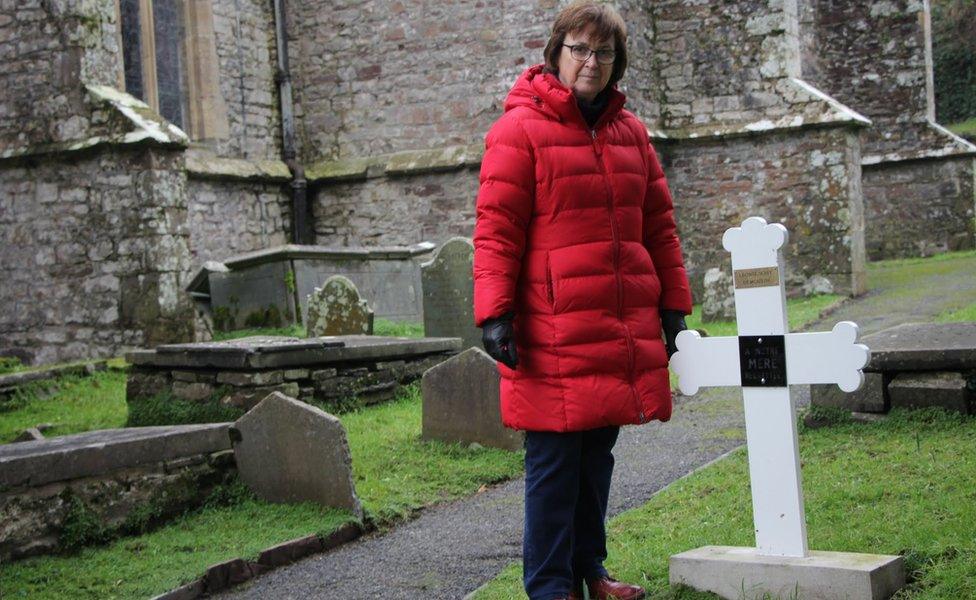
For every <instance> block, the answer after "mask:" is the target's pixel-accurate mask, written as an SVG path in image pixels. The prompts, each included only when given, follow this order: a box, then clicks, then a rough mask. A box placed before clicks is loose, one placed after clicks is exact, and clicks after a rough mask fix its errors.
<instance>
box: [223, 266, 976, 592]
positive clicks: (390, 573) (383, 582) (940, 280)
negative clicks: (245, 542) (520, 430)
mask: <svg viewBox="0 0 976 600" xmlns="http://www.w3.org/2000/svg"><path fill="white" fill-rule="evenodd" d="M974 267H976V260H973V259H968V260H961V261H946V264H944V265H942V266H940V267H939V268H937V269H935V270H934V271H935V272H932V273H927V274H925V275H924V276H916V275H913V274H911V273H909V276H903V275H904V272H903V271H904V269H902V270H901V271H899V273H901V274H902V276H896V273H894V272H892V273H890V274H886V273H881V274H878V273H877V272H874V273H873V274H872V277H874V278H876V279H879V281H872V289H873V290H874V291H872V293H871V294H869V295H867V296H864V297H862V298H859V299H857V300H853V301H850V302H848V303H846V304H845V305H843V306H841V307H840V308H839V309H838V310H836V311H835V312H834V313H832V314H831V315H829V316H828V317H826V318H825V319H824V320H823V321H822V322H821V323H818V324H815V325H813V326H811V327H810V328H809V329H811V330H826V329H829V327H830V326H831V325H832V324H833V323H835V322H837V321H841V320H845V319H846V320H853V321H855V322H857V323H858V324H859V325H860V326H861V333H862V335H866V334H869V333H873V332H875V331H879V330H881V329H884V328H887V327H891V326H893V325H897V324H900V323H904V322H908V321H930V320H932V319H934V317H935V316H937V315H938V314H939V313H941V312H942V311H943V310H945V309H946V308H952V307H954V306H959V305H961V304H964V303H965V302H966V301H968V302H974V301H976V277H974V276H973V274H974V272H976V270H974ZM889 275H890V276H889ZM794 393H795V398H796V400H797V405H798V406H804V405H806V404H808V403H809V388H808V387H802V386H797V387H795V388H794ZM743 442H744V426H743V420H742V408H741V393H740V392H739V390H738V389H734V388H733V389H730V388H716V389H709V390H703V391H702V392H700V393H699V394H698V395H697V396H695V397H694V398H686V397H680V396H679V397H676V399H675V410H674V416H673V418H672V420H671V421H670V422H669V423H664V424H662V423H651V424H649V425H645V426H642V427H627V428H624V430H623V431H622V433H621V436H620V439H619V441H618V442H617V446H616V449H615V450H614V454H615V456H616V458H617V466H616V469H615V473H614V479H613V487H612V488H611V491H610V514H611V515H615V514H618V513H620V512H621V511H625V510H627V509H630V508H634V507H636V506H640V505H641V504H643V503H644V502H646V501H647V500H648V499H649V498H650V497H651V496H652V495H653V494H654V493H655V492H657V491H659V490H661V489H662V488H664V487H665V486H667V485H668V484H670V483H671V482H673V481H675V480H676V479H678V478H680V477H682V476H683V475H686V474H687V473H689V472H691V471H693V470H695V469H696V468H698V467H700V466H702V465H704V464H706V463H708V462H709V461H711V460H714V459H715V458H717V457H719V456H721V455H722V454H724V453H726V452H728V451H730V450H732V449H734V448H736V447H738V446H740V445H742V444H743ZM522 491H523V481H522V480H516V481H511V482H509V483H506V484H503V485H500V486H497V487H494V488H491V489H489V490H487V491H485V492H483V493H481V494H478V495H475V496H474V497H471V498H466V499H463V500H459V501H456V502H452V503H448V504H443V505H439V506H436V507H433V508H430V509H428V510H426V511H423V512H422V513H421V515H420V516H419V517H418V518H416V519H415V520H413V521H410V522H408V523H405V524H403V525H401V526H399V527H397V528H395V529H394V530H392V531H389V532H386V533H383V534H374V535H371V536H367V537H364V538H362V539H360V540H357V541H355V542H353V543H350V544H347V545H345V546H342V547H340V548H338V549H337V550H335V551H333V552H330V553H326V554H322V555H318V556H314V557H310V558H308V559H305V560H303V561H301V562H298V563H296V564H294V565H291V566H289V567H285V568H282V569H278V570H276V571H273V572H271V573H269V574H267V575H265V576H263V577H260V578H258V579H256V580H253V581H252V582H250V583H249V584H246V585H245V586H242V587H240V588H236V589H234V590H230V591H228V592H226V593H224V594H221V595H219V596H217V597H219V598H262V599H264V598H280V599H286V598H303V599H304V598H328V599H333V598H335V599H340V598H341V599H347V598H348V599H358V598H389V599H401V598H402V599H407V598H410V599H416V598H425V599H432V600H433V599H450V600H457V599H459V598H463V597H464V596H465V595H466V594H468V593H470V592H471V591H472V590H474V589H476V588H478V587H479V586H480V585H482V584H483V583H485V582H487V581H489V580H490V579H492V578H493V577H494V576H495V575H496V574H497V573H498V572H499V571H500V570H501V569H502V568H504V567H505V566H506V565H508V564H509V563H511V562H514V561H518V560H520V559H521V536H522Z"/></svg>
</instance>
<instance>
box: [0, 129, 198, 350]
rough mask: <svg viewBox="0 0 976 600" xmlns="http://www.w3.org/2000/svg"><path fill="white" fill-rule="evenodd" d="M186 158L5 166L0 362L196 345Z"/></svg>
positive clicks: (114, 151) (135, 151)
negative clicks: (187, 277) (186, 280)
mask: <svg viewBox="0 0 976 600" xmlns="http://www.w3.org/2000/svg"><path fill="white" fill-rule="evenodd" d="M185 183H186V178H185V174H184V171H183V168H182V153H181V152H178V151H171V150H165V149H154V148H145V147H131V148H113V147H104V148H102V149H96V150H93V151H90V152H86V153H76V154H72V155H69V156H64V157H57V158H40V159H32V160H29V161H27V162H22V163H9V162H7V163H3V164H0V247H2V248H3V255H2V260H0V280H2V281H3V285H2V286H0V306H3V307H4V308H3V310H2V311H0V332H2V333H3V335H2V336H0V355H15V356H19V357H21V358H22V359H24V360H25V361H26V362H31V363H50V362H63V361H68V360H75V359H80V358H91V357H108V356H115V355H118V354H120V353H121V352H122V351H123V350H124V349H127V348H131V347H136V346H144V345H153V344H158V343H162V342H168V341H177V340H187V339H192V331H191V329H190V328H191V318H192V310H191V307H190V303H189V299H188V298H187V297H186V295H185V293H184V292H183V273H185V272H186V271H187V270H188V267H189V249H188V247H187V229H186V225H185V224H186V205H185V200H184V198H185V190H184V186H185Z"/></svg>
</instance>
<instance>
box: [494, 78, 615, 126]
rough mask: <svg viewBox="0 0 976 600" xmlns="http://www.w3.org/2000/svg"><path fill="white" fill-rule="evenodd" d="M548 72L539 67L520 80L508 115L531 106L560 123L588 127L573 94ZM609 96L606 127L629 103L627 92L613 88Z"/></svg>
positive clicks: (603, 119)
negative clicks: (577, 122) (515, 110)
mask: <svg viewBox="0 0 976 600" xmlns="http://www.w3.org/2000/svg"><path fill="white" fill-rule="evenodd" d="M544 68H545V65H535V66H533V67H529V68H528V69H526V70H525V72H523V73H522V75H520V76H519V78H518V80H516V82H515V85H513V86H512V89H511V91H509V92H508V97H507V98H506V99H505V112H508V111H510V110H512V109H514V108H517V107H520V106H527V107H529V108H532V109H533V110H536V111H539V112H541V113H544V114H548V115H549V116H551V117H553V118H555V119H558V120H560V121H579V122H580V123H581V124H583V126H584V127H585V126H586V123H585V121H584V120H583V115H582V113H581V112H580V109H579V106H577V104H576V97H575V96H574V95H573V92H572V90H570V89H569V88H567V87H566V86H565V85H563V84H562V82H561V81H559V78H558V77H556V76H555V75H553V74H552V73H545V72H544ZM609 93H610V98H609V101H608V102H607V108H606V110H605V111H604V112H603V116H601V117H600V121H599V123H606V122H609V121H611V120H613V119H615V118H616V117H618V116H619V115H620V111H621V109H623V106H624V102H626V100H627V98H626V96H624V94H623V92H621V91H620V90H618V89H617V88H616V87H613V88H611V89H610V91H609Z"/></svg>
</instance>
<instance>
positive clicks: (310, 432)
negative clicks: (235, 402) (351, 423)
mask: <svg viewBox="0 0 976 600" xmlns="http://www.w3.org/2000/svg"><path fill="white" fill-rule="evenodd" d="M231 439H232V440H233V443H234V457H235V458H236V460H237V469H238V472H239V473H240V475H241V478H242V479H243V480H244V482H245V483H247V485H248V487H250V488H251V490H252V491H254V493H255V494H257V495H258V496H259V497H261V498H263V499H264V500H267V501H269V502H317V503H319V504H322V505H324V506H331V507H335V508H341V509H345V510H349V511H352V512H353V513H354V514H356V515H357V516H362V506H361V505H360V503H359V498H358V497H357V496H356V488H355V485H354V484H353V479H352V458H351V457H350V454H349V444H348V443H347V441H346V430H345V429H344V428H343V427H342V423H340V422H339V419H337V418H335V417H334V416H332V415H330V414H329V413H327V412H325V411H323V410H321V409H319V408H316V407H314V406H310V405H308V404H305V403H304V402H300V401H298V400H295V399H293V398H289V397H288V396H285V395H284V394H281V393H278V392H275V393H273V394H270V395H269V396H268V397H267V398H265V399H264V400H262V401H261V402H260V403H259V404H258V405H257V406H255V407H254V408H253V409H252V410H251V411H250V412H248V413H247V414H245V415H244V416H243V417H241V418H240V419H238V420H237V422H236V423H234V429H233V430H232V431H231Z"/></svg>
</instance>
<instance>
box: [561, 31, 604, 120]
mask: <svg viewBox="0 0 976 600" xmlns="http://www.w3.org/2000/svg"><path fill="white" fill-rule="evenodd" d="M593 29H594V28H593V27H588V28H586V29H583V30H581V31H577V32H574V33H567V34H566V38H565V39H564V40H563V47H562V52H561V53H560V54H559V65H558V66H559V81H561V82H562V84H563V85H565V86H566V87H568V88H569V89H571V90H573V93H574V94H576V95H577V96H578V97H580V98H582V99H584V100H586V101H587V102H593V99H594V98H596V95H597V94H599V93H600V92H602V91H603V88H605V87H607V83H609V82H610V75H612V74H613V63H610V64H609V65H601V64H600V63H599V62H598V61H597V59H596V53H595V52H591V53H590V57H589V58H587V59H586V60H585V61H579V60H576V59H575V58H573V54H572V50H570V47H571V46H578V45H583V46H586V47H588V48H589V49H590V50H613V51H616V49H617V48H616V47H615V44H614V40H613V38H612V37H611V38H610V39H608V40H598V39H595V38H594V37H593V36H594V33H593Z"/></svg>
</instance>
